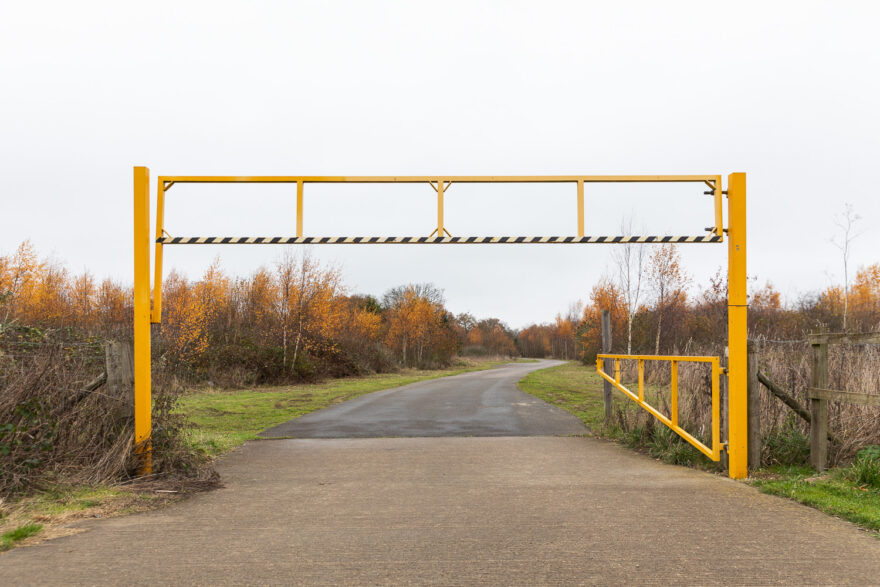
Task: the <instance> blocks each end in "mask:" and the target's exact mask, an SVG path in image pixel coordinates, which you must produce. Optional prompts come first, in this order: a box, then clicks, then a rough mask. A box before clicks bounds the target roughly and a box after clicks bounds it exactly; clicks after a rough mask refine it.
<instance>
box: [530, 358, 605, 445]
mask: <svg viewBox="0 0 880 587" xmlns="http://www.w3.org/2000/svg"><path fill="white" fill-rule="evenodd" d="M602 382H603V379H602V378H601V377H600V376H599V374H598V373H596V370H595V369H592V368H589V367H585V366H584V365H582V364H580V363H577V362H574V361H572V362H569V363H566V364H564V365H559V366H558V367H550V368H549V369H540V370H538V371H532V372H531V373H529V374H528V375H526V376H525V377H524V378H523V379H521V380H520V382H519V388H520V389H521V390H523V391H524V392H526V393H528V394H531V395H533V396H535V397H537V398H539V399H542V400H544V401H545V402H547V403H550V404H553V405H554V406H559V407H560V408H562V409H563V410H566V411H568V412H571V413H572V414H574V415H575V416H577V417H578V418H580V419H581V421H582V422H583V423H584V424H585V425H586V426H587V428H588V429H589V430H590V431H598V430H599V429H601V428H602V426H603V421H604V418H605V407H604V403H603V400H602Z"/></svg>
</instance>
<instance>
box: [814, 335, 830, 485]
mask: <svg viewBox="0 0 880 587" xmlns="http://www.w3.org/2000/svg"><path fill="white" fill-rule="evenodd" d="M810 349H811V351H812V352H811V355H812V357H811V358H812V371H813V373H812V377H811V382H810V387H812V388H814V389H827V388H828V342H827V341H816V342H813V343H812V345H811V347H810ZM810 464H811V465H812V466H813V468H814V469H816V470H817V471H819V472H821V471H824V470H825V467H826V465H827V464H828V400H826V399H819V398H810Z"/></svg>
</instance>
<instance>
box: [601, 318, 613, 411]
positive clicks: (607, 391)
mask: <svg viewBox="0 0 880 587" xmlns="http://www.w3.org/2000/svg"><path fill="white" fill-rule="evenodd" d="M602 352H603V353H610V352H611V312H609V311H608V310H602ZM606 373H607V371H606ZM602 392H603V393H602V398H603V401H604V402H605V424H611V418H612V414H611V383H609V382H608V381H607V380H604V385H603V387H602Z"/></svg>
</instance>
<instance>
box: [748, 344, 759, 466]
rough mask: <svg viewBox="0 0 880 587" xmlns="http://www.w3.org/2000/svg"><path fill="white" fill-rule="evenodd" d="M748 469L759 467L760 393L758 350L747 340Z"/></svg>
mask: <svg viewBox="0 0 880 587" xmlns="http://www.w3.org/2000/svg"><path fill="white" fill-rule="evenodd" d="M747 348H748V371H749V376H748V381H749V382H748V386H747V390H748V396H749V399H748V404H749V407H748V410H749V412H748V418H749V471H754V470H755V469H758V468H760V467H761V394H760V389H759V384H758V351H757V349H756V348H755V343H754V341H751V340H750V341H749V342H748V347H747Z"/></svg>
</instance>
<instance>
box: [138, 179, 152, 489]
mask: <svg viewBox="0 0 880 587" xmlns="http://www.w3.org/2000/svg"><path fill="white" fill-rule="evenodd" d="M151 409H152V404H151V399H150V170H149V169H147V168H146V167H135V168H134V442H135V447H136V448H135V450H137V452H138V454H139V455H140V457H141V461H140V473H141V474H149V473H151V472H152V468H153V464H152V458H151V454H150V429H151V426H152V422H151Z"/></svg>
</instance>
